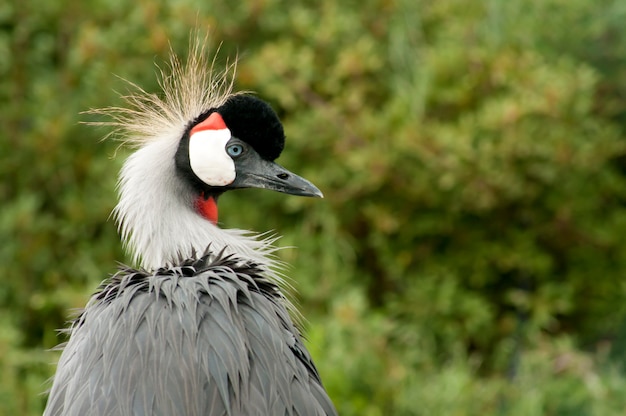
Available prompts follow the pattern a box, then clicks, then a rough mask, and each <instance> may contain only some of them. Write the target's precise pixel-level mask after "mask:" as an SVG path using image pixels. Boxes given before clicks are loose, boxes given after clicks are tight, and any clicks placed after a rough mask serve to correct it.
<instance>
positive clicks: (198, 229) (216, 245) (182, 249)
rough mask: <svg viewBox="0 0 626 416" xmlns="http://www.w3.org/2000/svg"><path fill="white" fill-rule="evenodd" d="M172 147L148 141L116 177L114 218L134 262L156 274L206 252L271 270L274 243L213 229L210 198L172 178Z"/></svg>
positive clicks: (212, 200) (214, 208) (214, 210)
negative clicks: (116, 189) (118, 176)
mask: <svg viewBox="0 0 626 416" xmlns="http://www.w3.org/2000/svg"><path fill="white" fill-rule="evenodd" d="M176 145H177V144H176V142H175V141H170V140H162V141H158V142H152V143H150V144H148V145H146V146H144V147H142V148H141V149H139V150H138V151H136V152H135V153H134V154H133V155H131V156H130V157H129V158H128V160H127V161H126V162H125V164H124V167H123V169H122V171H121V173H120V181H119V193H120V201H119V203H118V205H117V206H116V208H115V217H116V219H117V222H118V226H119V230H120V234H121V237H122V240H123V241H124V244H125V246H126V248H127V249H128V250H129V251H130V253H131V254H132V256H133V261H134V262H135V263H139V264H140V265H141V266H142V267H143V268H145V269H148V270H155V269H158V268H160V267H166V266H169V265H171V264H174V263H176V262H178V261H180V260H181V259H187V258H192V257H195V256H199V255H201V254H203V253H204V252H205V251H206V250H207V249H209V250H210V251H212V252H214V253H218V252H221V251H223V252H224V253H225V254H235V255H237V256H238V257H240V258H241V259H242V260H245V261H252V262H254V263H256V264H259V265H260V266H262V267H263V266H266V267H268V268H271V267H273V260H272V257H273V256H272V252H273V251H274V250H275V248H274V247H273V245H272V242H273V241H274V239H272V238H270V239H265V240H263V239H258V238H256V236H254V235H252V234H251V233H249V232H246V231H241V230H224V229H221V228H219V227H218V226H217V225H216V222H217V204H216V200H215V198H213V197H209V198H204V197H203V196H201V195H197V194H196V193H195V191H194V190H193V188H192V187H191V186H190V185H188V184H187V183H186V182H185V181H184V179H183V178H182V177H181V176H180V175H178V174H177V172H176V168H175V163H174V157H173V155H174V154H175V151H176ZM199 200H202V202H201V203H200V204H198V202H199Z"/></svg>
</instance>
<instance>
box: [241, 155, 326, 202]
mask: <svg viewBox="0 0 626 416" xmlns="http://www.w3.org/2000/svg"><path fill="white" fill-rule="evenodd" d="M235 170H236V172H237V176H236V177H235V181H234V182H233V183H232V184H230V185H229V187H231V188H262V189H269V190H272V191H277V192H283V193H286V194H291V195H298V196H309V197H315V198H323V197H324V195H323V194H322V192H321V191H320V190H319V189H317V187H316V186H315V185H313V184H312V183H311V182H309V181H308V180H306V179H304V178H303V177H301V176H298V175H296V174H295V173H292V172H290V171H288V170H287V169H285V168H283V167H282V166H280V165H279V164H277V163H275V162H270V161H269V160H265V159H263V158H261V156H259V155H258V153H256V152H254V151H250V152H248V154H247V155H246V157H242V158H240V159H237V160H236V161H235Z"/></svg>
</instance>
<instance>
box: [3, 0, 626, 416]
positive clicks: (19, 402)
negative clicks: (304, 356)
mask: <svg viewBox="0 0 626 416" xmlns="http://www.w3.org/2000/svg"><path fill="white" fill-rule="evenodd" d="M625 21H626V3H624V2H622V1H618V0H612V1H611V0H603V1H592V0H571V1H562V0H511V1H497V0H482V1H473V2H467V1H462V0H439V1H436V2H435V1H426V0H423V1H422V0H361V1H358V2H357V1H351V0H344V1H334V0H322V1H285V0H262V1H253V0H248V1H244V2H219V1H214V0H211V1H203V2H199V1H193V0H176V1H143V0H139V1H129V0H90V1H85V2H74V1H69V0H59V1H55V2H50V1H44V0H23V1H19V2H8V3H7V2H3V3H0V120H1V121H2V126H3V128H2V129H0V178H2V180H1V181H0V198H1V200H2V201H3V203H2V209H1V210H0V239H1V241H2V244H1V245H0V276H2V277H1V278H0V279H1V284H0V373H1V374H2V377H1V378H0V414H7V415H8V414H12V415H36V414H40V413H41V412H42V409H43V406H44V403H45V396H43V395H41V394H40V393H41V392H42V391H44V390H45V389H46V387H47V385H48V384H47V383H46V380H47V379H48V378H49V377H50V376H51V375H52V374H53V371H54V365H52V364H53V363H54V362H55V361H56V358H57V356H58V353H55V352H49V351H46V350H47V349H49V348H52V347H54V346H55V345H56V344H58V343H59V342H61V341H62V340H63V339H62V337H60V336H57V332H56V329H58V328H62V327H64V326H65V321H66V320H67V319H68V317H69V316H71V311H72V309H74V308H80V307H82V306H83V305H84V304H85V302H86V300H87V298H88V296H89V294H90V293H91V292H92V291H93V290H94V289H95V288H96V286H97V284H98V283H99V282H100V281H101V280H102V279H104V278H105V277H106V276H107V275H108V274H109V273H111V272H113V271H114V270H115V267H116V261H123V260H124V259H125V257H124V255H123V254H122V252H121V248H120V243H119V241H118V237H117V234H116V231H115V226H114V224H113V223H112V221H111V220H108V215H109V213H110V211H111V209H112V207H113V206H114V204H115V200H116V198H115V191H114V188H115V177H116V174H117V171H118V169H119V167H120V166H121V163H122V161H123V159H124V156H125V155H126V154H127V152H126V151H125V150H122V149H118V148H117V146H118V145H117V144H116V143H114V142H110V141H109V142H99V141H98V140H99V138H101V137H103V136H104V135H106V133H107V131H106V130H104V129H94V128H88V127H85V126H84V125H81V124H79V121H81V120H85V119H86V118H87V116H81V115H80V112H81V111H84V110H87V109H89V108H94V107H103V106H109V105H120V99H119V96H118V93H117V92H116V91H119V93H122V94H123V93H124V92H125V91H127V90H128V88H129V87H128V84H127V83H125V82H124V81H123V80H122V79H120V78H124V79H128V80H130V81H132V82H134V83H137V84H139V85H141V86H142V87H143V88H145V89H146V90H148V91H158V85H157V79H156V77H155V72H156V68H155V66H154V64H155V63H156V64H157V65H161V66H162V65H163V62H164V61H165V60H166V57H167V53H168V49H169V45H170V43H171V45H172V47H173V49H174V50H175V51H177V52H178V53H179V54H183V55H184V53H185V52H186V49H187V45H188V41H189V34H190V31H191V30H192V29H193V28H210V30H211V33H212V38H213V39H214V40H215V46H217V45H218V43H219V42H223V44H222V47H221V53H220V59H221V60H223V61H225V60H226V58H227V57H228V56H234V55H236V54H238V56H239V59H240V63H239V66H238V72H237V88H238V89H246V90H253V91H256V92H257V93H258V94H259V95H260V96H261V97H263V98H265V99H267V100H269V101H270V102H272V103H273V105H274V106H275V108H276V109H277V111H278V112H279V113H280V115H281V117H282V119H283V121H284V124H285V128H286V132H287V136H288V142H287V149H286V151H285V153H284V155H283V156H282V157H281V159H280V161H281V163H282V164H283V165H285V166H287V167H288V168H292V169H294V170H295V171H297V172H298V173H299V174H302V175H303V176H305V177H307V178H310V179H311V180H312V181H313V182H314V183H316V184H317V185H319V187H320V188H321V189H322V190H323V191H324V193H325V195H326V199H325V200H322V201H319V200H316V201H312V200H307V199H299V198H288V197H285V196H284V195H274V194H271V193H265V192H263V191H252V190H251V191H242V192H239V193H234V194H232V195H227V196H226V197H224V198H223V200H222V208H221V212H222V213H223V216H222V220H223V221H224V225H225V226H227V227H238V228H249V229H253V230H257V231H265V230H270V229H272V230H276V231H277V232H279V233H280V234H282V235H284V237H283V238H282V239H281V240H280V243H281V245H284V246H296V247H298V249H285V250H283V251H282V252H281V255H282V256H283V258H284V259H285V260H286V261H288V262H289V263H291V264H292V265H293V267H292V269H291V270H290V274H291V275H292V276H293V279H294V284H295V286H296V287H297V288H298V290H299V294H298V301H299V303H300V306H301V310H302V312H303V314H304V315H305V316H306V317H307V319H308V323H307V328H306V331H307V333H308V337H309V346H310V348H311V351H312V353H313V355H314V357H315V358H316V362H317V363H318V366H319V369H320V372H321V373H322V376H323V379H324V381H325V384H326V387H327V388H328V390H329V392H330V394H331V396H332V397H333V399H334V401H335V403H336V405H337V407H338V409H339V411H340V414H342V415H371V416H375V415H391V414H393V415H484V414H502V415H544V414H545V415H618V414H623V411H624V409H626V376H625V374H624V372H623V370H622V366H623V357H624V353H625V350H626V325H625V322H626V320H625V318H626V316H625V315H626V310H625V307H624V304H625V302H624V300H625V299H626V285H625V281H624V279H623V277H624V274H625V272H626V210H625V204H626V141H625V135H626V99H625V98H624V97H626V25H624V22H625ZM251 206H252V207H253V209H251V208H250V207H251Z"/></svg>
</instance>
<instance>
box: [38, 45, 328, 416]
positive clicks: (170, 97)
mask: <svg viewBox="0 0 626 416" xmlns="http://www.w3.org/2000/svg"><path fill="white" fill-rule="evenodd" d="M206 55H207V54H206V51H205V47H204V46H203V45H202V44H201V43H198V44H195V46H192V48H191V51H190V55H189V58H188V60H187V62H186V64H182V63H181V62H180V61H179V60H178V59H177V58H176V57H175V56H174V54H172V61H171V73H170V74H168V75H166V76H163V77H162V79H161V86H162V88H163V95H162V97H159V96H157V95H154V94H149V93H147V92H145V91H143V90H141V89H137V91H136V92H135V93H133V94H131V95H130V96H128V97H126V99H127V102H128V108H127V109H124V108H111V109H105V110H96V111H99V112H100V113H105V114H108V115H109V116H112V117H113V118H112V120H113V121H111V122H109V123H108V124H111V125H114V126H115V127H117V132H118V133H119V134H120V135H122V136H123V139H124V140H126V141H127V142H129V143H130V144H131V145H134V146H135V147H136V148H137V150H136V151H135V152H134V153H133V154H132V155H131V156H130V157H129V158H128V159H127V160H126V162H125V164H124V167H123V169H122V171H121V173H120V178H119V194H120V200H119V203H118V205H117V206H116V208H115V211H114V212H115V217H116V220H117V222H118V225H119V229H120V234H121V237H122V239H123V241H124V243H125V246H126V247H127V248H128V249H129V250H130V252H131V253H132V255H133V258H134V261H135V262H138V263H139V264H140V267H138V268H131V267H121V268H120V270H119V271H118V272H117V273H116V274H115V275H113V276H112V277H110V278H109V279H107V280H105V281H104V282H103V283H102V285H101V286H100V287H99V288H98V290H97V292H96V293H95V294H94V295H93V296H92V297H91V299H90V300H89V302H88V303H87V306H86V307H85V309H84V310H83V311H82V313H81V314H80V315H79V316H78V318H76V319H75V321H74V322H73V323H72V325H71V327H70V328H69V330H68V332H69V335H70V337H69V341H68V342H67V344H66V345H65V347H64V350H63V353H62V355H61V357H60V360H59V363H58V367H57V371H56V375H55V376H54V379H53V383H52V387H51V390H50V394H49V398H48V403H47V406H46V410H45V413H44V415H45V416H61V415H63V416H85V415H91V416H101V415H119V416H130V415H162V416H175V415H181V416H209V415H211V416H213V415H281V416H282V415H335V414H336V410H335V408H334V406H333V404H332V402H331V401H330V399H329V397H328V395H327V393H326V391H325V390H324V388H323V386H322V382H321V380H320V376H319V374H318V372H317V370H316V368H315V365H314V364H313V361H312V359H311V356H310V355H309V352H308V351H307V349H306V348H305V346H304V344H303V342H302V337H301V335H300V332H299V330H298V328H297V327H296V325H295V324H294V322H293V321H292V317H291V314H294V313H296V312H295V310H294V309H293V307H292V306H291V304H290V303H289V301H288V300H287V298H286V297H285V295H284V294H283V291H281V287H282V286H283V285H284V281H283V280H282V279H281V273H280V271H279V269H280V267H279V265H278V264H277V261H276V260H275V258H274V256H273V252H274V251H275V250H276V249H275V247H274V245H273V242H274V239H272V238H268V237H266V236H263V235H254V234H251V233H250V232H246V231H241V230H227V229H222V228H220V227H218V226H217V213H218V211H217V200H218V197H219V196H220V195H221V194H223V193H224V192H226V191H229V190H232V189H239V188H251V187H252V188H265V189H271V190H274V191H279V192H284V193H288V194H293V195H300V196H310V197H321V196H322V193H321V192H320V191H319V190H318V189H317V188H316V187H315V186H314V185H313V184H311V183H310V182H309V181H307V180H306V179H304V178H301V177H299V176H297V175H295V174H293V173H291V172H289V171H288V170H286V169H285V168H283V167H281V166H279V165H278V164H276V163H275V162H274V160H275V159H276V158H277V157H278V156H279V155H280V153H281V151H282V150H283V146H284V140H285V138H284V133H283V127H282V124H281V123H280V121H279V119H278V117H277V115H276V114H275V112H274V111H273V110H272V109H271V107H270V106H269V105H268V104H266V103H265V102H263V101H261V100H260V99H258V98H255V97H254V96H251V95H246V94H236V93H233V92H232V89H233V81H232V79H233V77H232V71H231V67H228V68H227V69H226V70H225V71H223V72H215V71H213V65H212V64H211V61H209V60H208V59H207V57H206Z"/></svg>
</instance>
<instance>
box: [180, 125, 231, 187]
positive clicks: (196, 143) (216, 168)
mask: <svg viewBox="0 0 626 416" xmlns="http://www.w3.org/2000/svg"><path fill="white" fill-rule="evenodd" d="M230 137H231V135H230V130H228V129H220V130H201V131H198V132H196V133H193V134H192V135H191V136H190V137H189V164H190V165H191V170H193V173H195V174H196V176H197V177H198V178H199V179H200V180H201V181H202V182H204V183H206V184H207V185H209V186H226V185H229V184H231V183H233V181H234V180H235V174H236V173H235V163H234V162H233V160H232V159H231V158H230V156H228V154H227V153H226V143H227V142H228V141H229V140H230Z"/></svg>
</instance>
